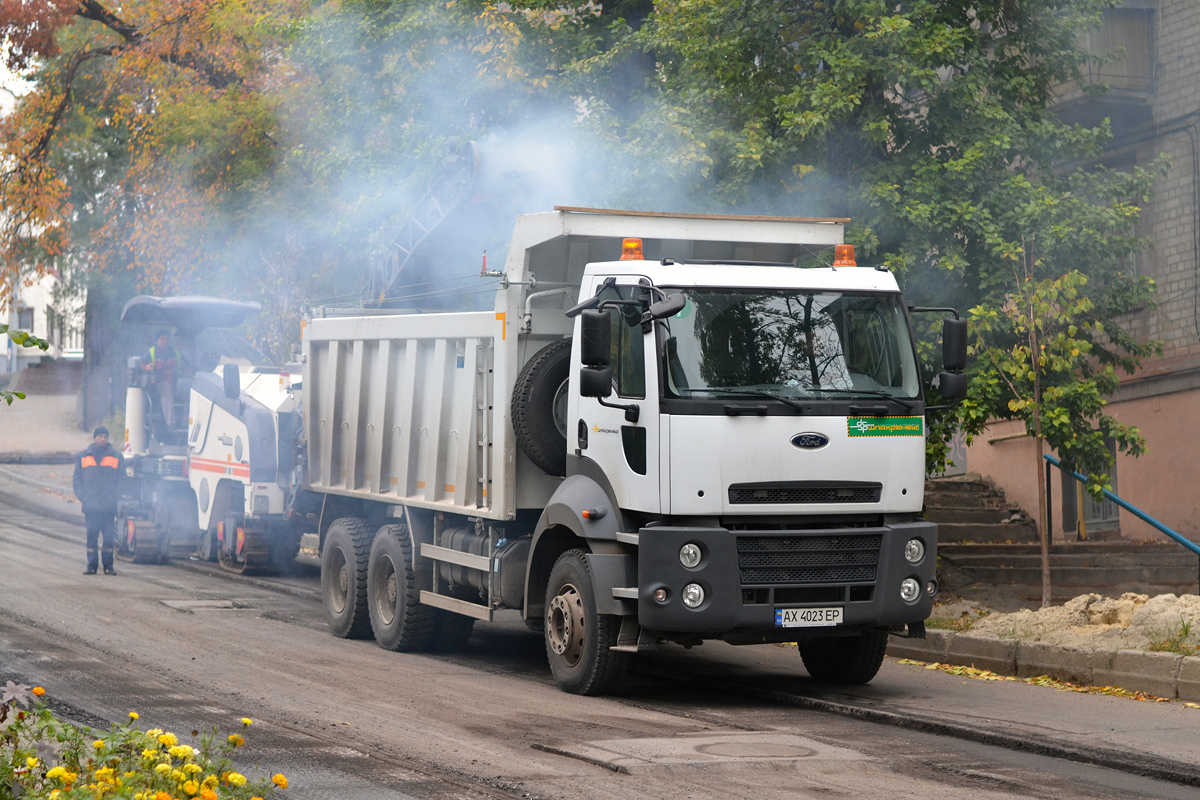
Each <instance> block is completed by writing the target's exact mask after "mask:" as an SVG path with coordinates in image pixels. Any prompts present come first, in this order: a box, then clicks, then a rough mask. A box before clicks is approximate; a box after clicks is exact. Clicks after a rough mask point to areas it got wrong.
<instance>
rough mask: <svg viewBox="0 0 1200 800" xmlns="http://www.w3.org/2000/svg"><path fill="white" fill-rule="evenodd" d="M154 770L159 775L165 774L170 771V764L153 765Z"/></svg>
mask: <svg viewBox="0 0 1200 800" xmlns="http://www.w3.org/2000/svg"><path fill="white" fill-rule="evenodd" d="M154 771H155V772H157V773H158V774H159V775H166V774H167V773H168V772H170V771H171V765H170V764H158V765H157V766H155V767H154Z"/></svg>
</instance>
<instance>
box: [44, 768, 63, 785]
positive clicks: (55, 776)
mask: <svg viewBox="0 0 1200 800" xmlns="http://www.w3.org/2000/svg"><path fill="white" fill-rule="evenodd" d="M66 774H67V768H66V767H64V766H61V765H60V766H57V767H54V768H53V769H51V770H50V771H49V772H47V773H46V777H47V778H49V779H50V780H52V781H56V780H59V779H60V778H62V776H64V775H66Z"/></svg>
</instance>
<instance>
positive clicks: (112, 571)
mask: <svg viewBox="0 0 1200 800" xmlns="http://www.w3.org/2000/svg"><path fill="white" fill-rule="evenodd" d="M104 574H105V575H116V574H117V571H116V570H115V569H113V568H112V567H105V568H104Z"/></svg>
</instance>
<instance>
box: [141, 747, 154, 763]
mask: <svg viewBox="0 0 1200 800" xmlns="http://www.w3.org/2000/svg"><path fill="white" fill-rule="evenodd" d="M157 756H158V751H157V750H150V749H146V750H143V751H142V758H144V759H146V760H147V761H153V760H154V759H155V758H156V757H157Z"/></svg>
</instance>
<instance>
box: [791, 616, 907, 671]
mask: <svg viewBox="0 0 1200 800" xmlns="http://www.w3.org/2000/svg"><path fill="white" fill-rule="evenodd" d="M887 640H888V634H887V630H885V629H882V628H870V629H868V630H865V631H863V632H862V633H860V634H858V635H857V636H840V637H835V636H829V637H823V638H817V639H809V640H807V641H804V642H800V644H799V649H800V658H802V659H803V660H804V668H805V669H807V670H808V674H809V675H811V676H813V677H814V678H816V679H817V680H819V681H825V682H826V683H840V684H862V683H869V682H870V680H871V679H872V678H874V677H875V674H876V673H877V672H879V667H880V665H881V664H883V654H884V651H885V650H887Z"/></svg>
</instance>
